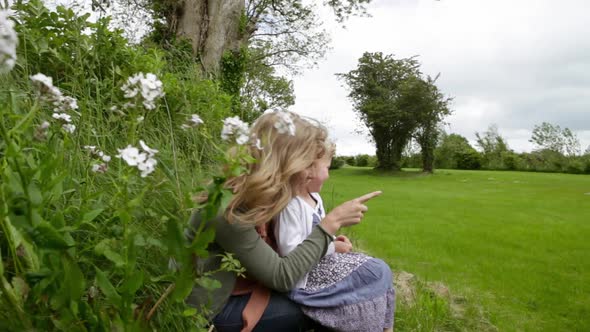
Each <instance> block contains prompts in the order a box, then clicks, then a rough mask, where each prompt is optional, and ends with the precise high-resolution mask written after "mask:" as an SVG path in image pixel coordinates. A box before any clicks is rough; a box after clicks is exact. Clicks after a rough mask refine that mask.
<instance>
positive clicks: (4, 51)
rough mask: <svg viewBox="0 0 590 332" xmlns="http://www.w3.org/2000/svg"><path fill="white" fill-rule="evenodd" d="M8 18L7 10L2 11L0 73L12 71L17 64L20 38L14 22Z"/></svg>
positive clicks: (0, 21)
mask: <svg viewBox="0 0 590 332" xmlns="http://www.w3.org/2000/svg"><path fill="white" fill-rule="evenodd" d="M8 16H10V15H9V12H8V11H7V10H0V73H2V72H8V71H11V70H12V68H13V67H14V64H15V63H16V44H17V43H18V38H17V37H16V32H15V31H14V22H12V21H11V20H10V19H9V18H8Z"/></svg>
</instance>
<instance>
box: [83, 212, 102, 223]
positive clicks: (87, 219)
mask: <svg viewBox="0 0 590 332" xmlns="http://www.w3.org/2000/svg"><path fill="white" fill-rule="evenodd" d="M102 211H104V209H95V210H92V211H90V212H86V213H85V214H84V216H82V221H81V223H82V224H85V223H89V222H91V221H93V220H94V219H95V218H96V217H98V216H99V215H100V214H101V213H102Z"/></svg>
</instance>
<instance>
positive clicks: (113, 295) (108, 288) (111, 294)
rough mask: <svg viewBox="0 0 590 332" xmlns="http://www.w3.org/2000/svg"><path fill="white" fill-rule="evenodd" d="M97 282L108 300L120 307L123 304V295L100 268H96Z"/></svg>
mask: <svg viewBox="0 0 590 332" xmlns="http://www.w3.org/2000/svg"><path fill="white" fill-rule="evenodd" d="M96 284H97V285H98V288H100V290H101V291H102V293H103V294H104V295H105V296H106V298H107V300H108V301H109V302H111V303H112V304H113V306H114V307H116V308H118V307H120V306H121V304H122V301H123V299H122V298H121V295H119V293H117V290H116V289H115V287H113V284H111V282H110V281H109V279H108V278H107V276H106V274H105V273H104V272H102V271H101V270H100V269H99V268H96Z"/></svg>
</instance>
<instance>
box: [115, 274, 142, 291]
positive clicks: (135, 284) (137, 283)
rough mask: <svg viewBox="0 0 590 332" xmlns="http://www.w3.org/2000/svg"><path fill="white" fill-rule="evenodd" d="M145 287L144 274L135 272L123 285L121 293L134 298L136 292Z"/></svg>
mask: <svg viewBox="0 0 590 332" xmlns="http://www.w3.org/2000/svg"><path fill="white" fill-rule="evenodd" d="M142 285H143V272H142V271H135V272H134V273H133V274H131V276H128V277H127V278H126V279H125V281H124V282H123V285H121V288H120V290H121V293H124V294H127V296H130V297H133V296H134V295H135V292H137V290H138V289H139V288H140V287H141V286H142Z"/></svg>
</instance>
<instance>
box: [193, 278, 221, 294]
mask: <svg viewBox="0 0 590 332" xmlns="http://www.w3.org/2000/svg"><path fill="white" fill-rule="evenodd" d="M197 284H198V285H199V286H201V287H203V288H205V289H207V290H210V291H212V290H215V289H219V288H221V282H219V280H215V279H212V278H209V277H201V278H198V279H197Z"/></svg>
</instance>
